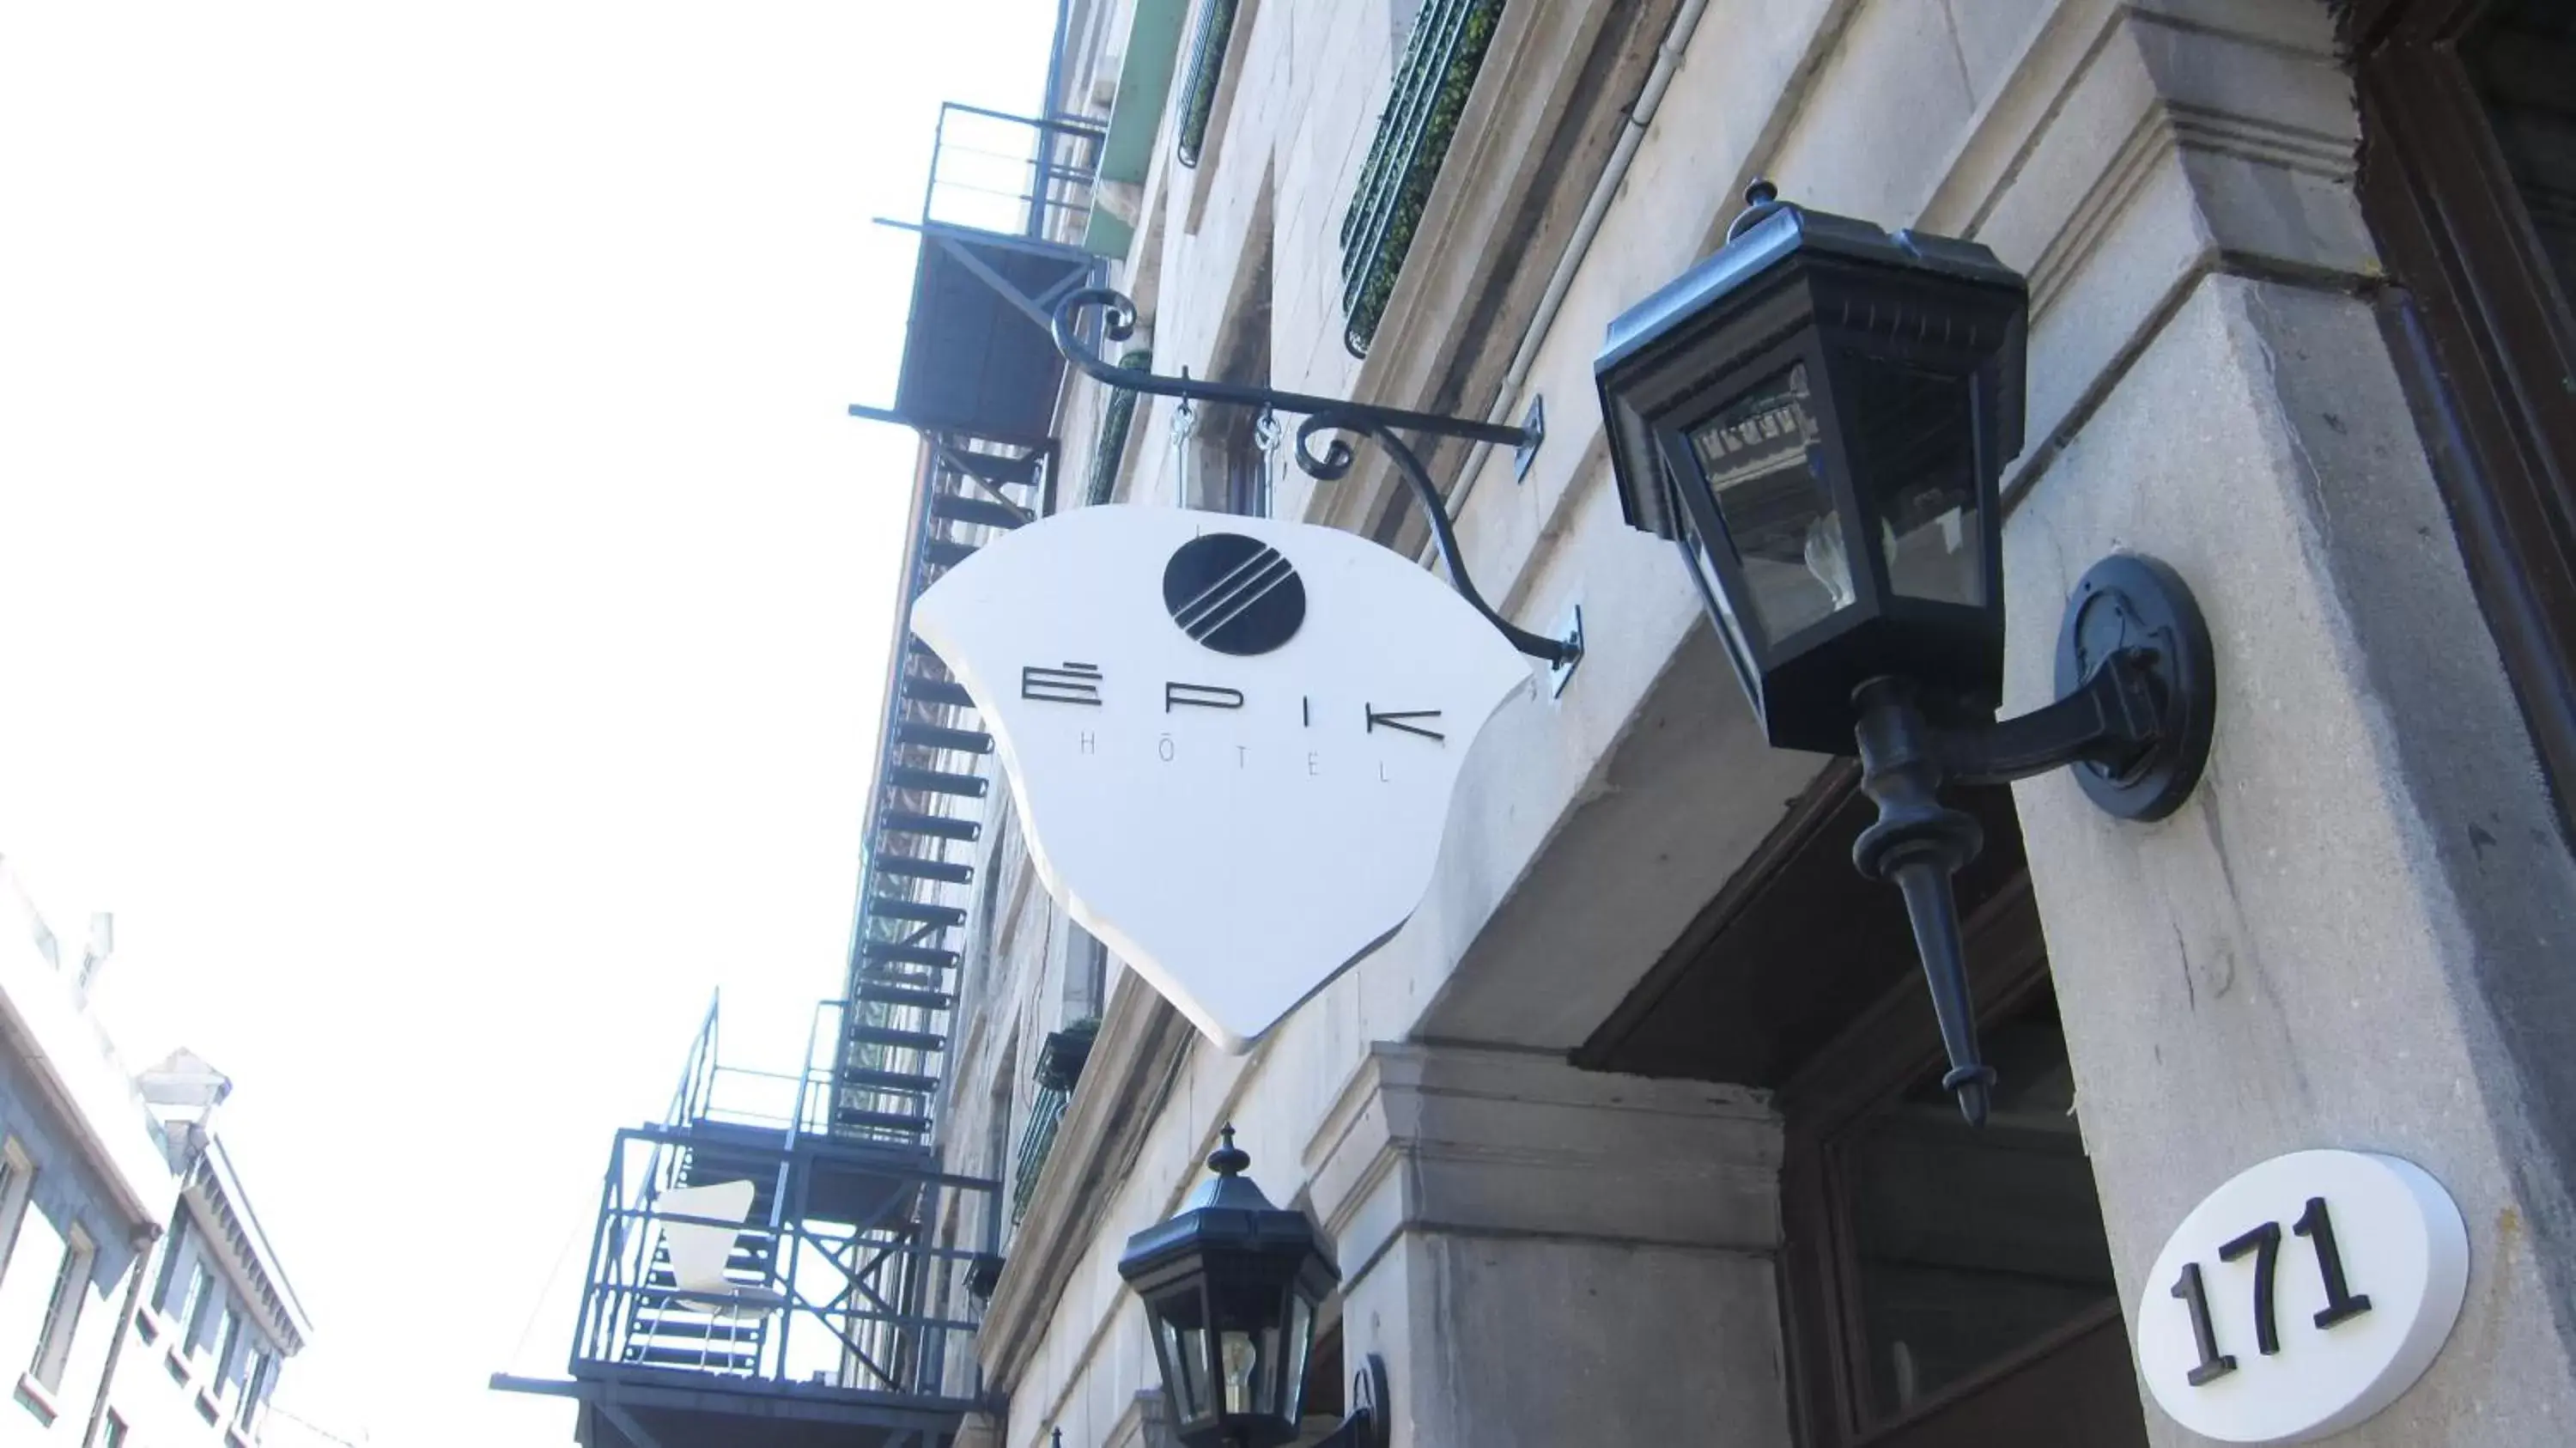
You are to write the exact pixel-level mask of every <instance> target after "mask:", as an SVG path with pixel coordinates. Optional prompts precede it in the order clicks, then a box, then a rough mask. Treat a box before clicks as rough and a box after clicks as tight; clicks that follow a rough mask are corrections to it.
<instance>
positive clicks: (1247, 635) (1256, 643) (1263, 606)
mask: <svg viewBox="0 0 2576 1448" xmlns="http://www.w3.org/2000/svg"><path fill="white" fill-rule="evenodd" d="M1163 607H1165V608H1167V609H1169V610H1171V614H1172V622H1174V623H1176V624H1179V625H1180V626H1181V632H1183V633H1185V634H1188V635H1189V636H1190V637H1191V638H1194V639H1196V640H1198V641H1199V642H1200V643H1202V644H1205V645H1207V646H1208V647H1209V648H1212V649H1214V650H1216V651H1217V652H1218V653H1221V654H1235V655H1247V656H1248V655H1252V654H1266V653H1268V652H1270V651H1271V650H1272V649H1275V648H1277V647H1279V646H1280V645H1281V644H1284V643H1286V642H1288V640H1290V639H1292V638H1295V637H1296V636H1297V629H1298V626H1299V625H1301V624H1303V623H1304V622H1305V621H1306V584H1305V581H1304V580H1302V579H1300V578H1299V577H1298V576H1297V570H1296V569H1295V568H1294V567H1291V566H1290V565H1289V562H1288V556H1287V555H1286V554H1284V553H1281V552H1280V551H1279V550H1278V549H1276V548H1273V547H1271V546H1270V545H1269V544H1267V543H1264V542H1262V541H1261V540H1260V539H1258V538H1246V537H1245V536H1243V535H1242V534H1240V533H1206V534H1202V535H1200V536H1199V537H1196V538H1193V539H1191V540H1190V541H1188V542H1187V543H1184V544H1182V545H1181V546H1180V547H1179V548H1178V549H1177V550H1175V551H1174V552H1173V554H1172V561H1171V562H1169V563H1166V564H1164V565H1163Z"/></svg>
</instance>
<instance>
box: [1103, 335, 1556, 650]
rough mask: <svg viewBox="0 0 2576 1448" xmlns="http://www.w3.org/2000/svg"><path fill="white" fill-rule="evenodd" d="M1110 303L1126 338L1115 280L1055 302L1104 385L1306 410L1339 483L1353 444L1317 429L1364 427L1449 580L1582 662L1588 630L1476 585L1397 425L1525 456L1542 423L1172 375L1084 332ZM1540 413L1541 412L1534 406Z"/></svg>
mask: <svg viewBox="0 0 2576 1448" xmlns="http://www.w3.org/2000/svg"><path fill="white" fill-rule="evenodd" d="M1095 307H1096V308H1099V309H1100V310H1101V314H1102V315H1101V334H1102V336H1103V337H1104V338H1106V339H1107V340H1108V341H1112V342H1123V341H1125V340H1126V339H1127V338H1128V337H1130V336H1132V335H1133V334H1134V333H1135V330H1136V303H1135V302H1134V301H1132V300H1130V299H1129V298H1128V297H1127V295H1126V294H1125V293H1123V292H1119V291H1117V290H1115V289H1113V288H1109V287H1086V288H1084V289H1083V290H1081V291H1078V292H1074V293H1072V294H1071V295H1069V296H1067V297H1065V299H1064V300H1062V301H1060V302H1058V303H1057V304H1056V308H1055V328H1054V330H1055V346H1056V350H1057V351H1059V352H1061V353H1063V354H1064V359H1065V361H1067V362H1069V363H1071V364H1073V365H1074V366H1075V367H1077V368H1080V369H1081V370H1082V372H1083V373H1084V374H1085V375H1086V376H1088V377H1090V378H1091V379H1092V380H1094V381H1096V382H1098V383H1100V384H1101V385H1102V386H1104V387H1110V388H1114V389H1117V390H1119V391H1122V392H1137V393H1145V394H1148V395H1151V396H1155V397H1179V398H1186V399H1188V400H1190V401H1192V402H1207V403H1215V404H1217V405H1219V406H1225V407H1252V408H1266V409H1268V410H1270V411H1272V412H1275V413H1287V414H1290V415H1292V416H1297V417H1303V418H1304V419H1305V421H1304V422H1302V423H1299V424H1298V426H1297V466H1298V467H1299V468H1300V469H1301V470H1303V471H1304V472H1305V473H1306V475H1307V476H1308V477H1311V478H1314V479H1316V480H1317V481H1319V482H1327V483H1329V482H1334V481H1337V480H1339V479H1341V478H1344V477H1347V476H1349V474H1350V471H1351V464H1352V462H1353V460H1354V455H1353V453H1352V451H1351V446H1350V444H1349V443H1346V442H1344V441H1342V440H1341V439H1340V438H1327V439H1325V440H1324V442H1323V444H1322V451H1320V452H1318V451H1317V450H1316V442H1317V438H1318V437H1319V436H1321V435H1322V434H1325V433H1333V432H1348V433H1358V434H1360V435H1362V436H1364V437H1368V438H1370V439H1372V440H1374V441H1375V442H1376V443H1377V444H1378V446H1380V447H1382V448H1384V449H1386V454H1387V457H1388V458H1389V459H1391V460H1392V461H1393V462H1394V463H1395V469H1396V471H1397V472H1398V473H1400V474H1402V475H1403V477H1404V481H1405V482H1406V483H1407V484H1408V485H1409V486H1411V488H1412V489H1413V496H1414V499H1415V501H1417V502H1419V503H1420V504H1421V505H1422V512H1423V516H1424V518H1425V519H1427V520H1428V521H1429V522H1430V524H1431V537H1432V541H1433V542H1434V544H1435V545H1437V546H1438V548H1439V550H1440V562H1441V564H1442V566H1443V567H1445V568H1447V569H1448V571H1449V582H1450V584H1451V585H1452V586H1453V587H1455V588H1456V589H1457V590H1458V596H1459V597H1461V598H1463V599H1465V600H1467V603H1468V605H1469V606H1470V607H1472V608H1474V609H1475V610H1476V612H1477V613H1479V614H1482V615H1483V616H1484V618H1485V621H1486V622H1488V623H1490V624H1492V625H1493V626H1494V627H1495V628H1496V629H1498V630H1500V631H1501V633H1502V635H1503V637H1504V639H1505V640H1507V641H1508V642H1510V644H1511V646H1512V647H1513V648H1516V649H1518V650H1520V651H1521V652H1522V653H1524V654H1527V655H1529V656H1530V657H1531V658H1534V659H1543V660H1545V661H1546V662H1547V663H1548V665H1549V666H1550V667H1552V668H1554V669H1556V670H1557V671H1559V672H1560V673H1561V672H1563V671H1564V670H1567V669H1571V668H1572V667H1574V665H1575V662H1576V661H1577V660H1579V659H1581V658H1582V657H1583V642H1582V636H1581V634H1580V633H1579V632H1576V633H1569V634H1568V635H1567V636H1566V637H1564V638H1549V637H1548V636H1547V635H1545V634H1538V633H1532V632H1530V631H1529V630H1528V629H1525V628H1522V627H1520V626H1519V625H1517V624H1515V623H1513V622H1512V621H1511V620H1509V619H1507V618H1504V617H1503V616H1502V615H1501V614H1499V613H1496V612H1495V611H1494V607H1493V605H1491V604H1489V603H1487V602H1485V596H1484V595H1483V594H1481V593H1479V592H1477V591H1476V584H1475V580H1473V579H1471V578H1469V577H1468V576H1467V562H1466V559H1465V557H1464V556H1462V554H1461V553H1460V551H1459V548H1458V534H1457V530H1456V529H1455V528H1453V527H1452V526H1451V524H1450V520H1449V510H1448V508H1447V507H1446V506H1444V505H1443V504H1442V502H1441V500H1440V490H1439V488H1438V487H1437V486H1435V485H1434V484H1433V483H1432V481H1431V472H1430V470H1429V469H1428V468H1425V467H1424V466H1423V465H1422V459H1421V457H1420V456H1419V455H1418V454H1416V453H1415V452H1414V451H1413V449H1412V447H1410V446H1409V445H1407V444H1406V443H1405V441H1404V440H1403V439H1402V438H1401V437H1399V436H1397V431H1398V429H1402V430H1404V431H1407V432H1418V433H1427V434H1429V435H1431V436H1434V437H1454V438H1463V439H1466V440H1468V441H1470V442H1484V443H1493V444H1496V445H1498V446H1502V447H1508V448H1512V449H1513V450H1515V451H1516V452H1518V453H1520V454H1523V455H1526V454H1527V453H1529V452H1530V451H1532V450H1534V449H1535V448H1537V446H1538V445H1539V440H1540V437H1541V435H1542V430H1541V429H1540V428H1538V427H1536V426H1530V427H1512V426H1510V425H1508V424H1505V423H1498V422H1477V421H1474V420H1472V419H1469V418H1463V417H1444V416H1442V415H1441V414H1439V413H1436V412H1415V411H1412V410H1410V409H1408V408H1402V407H1379V406H1375V405H1373V404H1370V403H1365V402H1349V401H1345V400H1342V399H1339V398H1332V397H1315V396H1310V395H1308V394H1306V393H1302V392H1281V391H1278V390H1275V389H1273V388H1268V387H1248V386H1245V385H1243V384H1242V383H1237V382H1213V381H1208V380H1205V379H1202V378H1196V377H1165V376H1162V375H1161V374H1159V373H1154V372H1147V371H1142V370H1139V369H1137V368H1133V367H1120V366H1118V365H1117V364H1115V363H1112V362H1109V361H1106V360H1104V359H1102V358H1101V357H1100V356H1099V355H1098V354H1097V353H1095V352H1093V351H1092V350H1091V348H1090V347H1089V346H1088V345H1086V344H1085V343H1084V342H1083V340H1082V314H1083V312H1084V311H1086V310H1087V309H1090V308H1095ZM1532 416H1533V418H1535V417H1536V413H1535V412H1533V414H1532Z"/></svg>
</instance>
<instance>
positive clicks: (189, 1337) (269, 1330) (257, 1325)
mask: <svg viewBox="0 0 2576 1448" xmlns="http://www.w3.org/2000/svg"><path fill="white" fill-rule="evenodd" d="M139 1080H140V1085H141V1087H142V1091H143V1097H144V1100H145V1101H146V1102H147V1103H148V1104H149V1105H150V1107H151V1110H152V1113H153V1116H154V1119H155V1120H156V1122H157V1123H158V1124H159V1126H160V1128H161V1131H162V1135H163V1139H164V1140H165V1141H166V1142H167V1143H168V1149H169V1153H170V1166H171V1170H172V1171H173V1172H174V1173H176V1175H177V1180H178V1187H179V1193H178V1206H177V1209H176V1210H175V1211H173V1213H172V1214H171V1221H170V1230H169V1234H168V1236H167V1237H166V1238H165V1239H164V1240H163V1242H162V1245H161V1251H160V1256H159V1260H158V1262H157V1263H156V1264H155V1266H154V1267H153V1275H152V1281H151V1282H150V1284H149V1285H147V1287H146V1289H145V1294H144V1298H143V1302H142V1305H141V1308H140V1309H139V1310H138V1311H137V1312H136V1313H135V1315H134V1322H133V1333H134V1340H133V1341H132V1342H131V1343H129V1344H128V1345H127V1351H128V1352H129V1353H130V1354H132V1355H133V1359H132V1360H133V1361H135V1366H134V1367H133V1368H132V1369H131V1370H130V1371H120V1372H119V1373H118V1374H117V1380H116V1387H115V1390H114V1391H113V1392H112V1393H111V1394H110V1395H109V1411H110V1412H111V1413H113V1414H115V1415H117V1416H118V1418H119V1419H121V1420H122V1421H123V1422H124V1423H126V1424H127V1425H128V1430H129V1431H130V1432H131V1433H132V1434H133V1435H134V1436H135V1439H136V1441H138V1442H141V1443H150V1444H159V1443H187V1442H202V1443H207V1444H213V1443H215V1442H217V1441H219V1440H229V1441H231V1442H234V1443H236V1444H238V1443H243V1442H257V1441H259V1439H260V1435H261V1432H262V1430H263V1428H264V1427H265V1425H266V1422H267V1413H268V1402H269V1396H270V1394H271V1393H273V1392H275V1391H276V1388H277V1377H278V1372H279V1370H280V1369H281V1368H282V1367H283V1366H284V1365H285V1362H286V1360H287V1359H288V1358H291V1357H293V1356H294V1355H295V1354H297V1353H299V1352H301V1351H303V1350H304V1344H305V1341H306V1339H308V1338H309V1337H310V1336H311V1335H312V1331H313V1325H312V1322H311V1321H310V1320H309V1319H308V1318H307V1317H306V1316H305V1314H304V1307H303V1304H302V1303H300V1302H299V1301H297V1300H296V1296H295V1289H294V1287H293V1286H292V1285H290V1284H289V1283H288V1282H287V1280H286V1273H285V1271H284V1269H283V1268H281V1267H280V1266H279V1265H278V1261H277V1252H276V1249H275V1248H274V1247H272V1246H270V1244H269V1241H268V1236H267V1234H266V1233H265V1232H263V1231H261V1230H260V1225H259V1219H258V1218H257V1217H256V1216H254V1215H252V1212H251V1206H250V1198H249V1197H248V1196H247V1195H246V1194H245V1193H244V1192H243V1190H242V1184H241V1179H240V1177H239V1175H238V1174H237V1173H236V1171H235V1169H234V1167H233V1161H232V1157H231V1155H230V1154H229V1153H228V1152H226V1151H225V1150H224V1143H223V1138H222V1136H221V1135H220V1134H219V1133H217V1132H216V1131H214V1130H213V1129H212V1122H211V1120H210V1117H211V1116H212V1115H213V1113H214V1110H215V1108H216V1107H217V1106H219V1105H221V1104H222V1103H223V1100H224V1098H225V1097H226V1096H227V1095H229V1094H231V1091H232V1082H231V1081H230V1080H229V1079H227V1078H226V1077H225V1076H224V1075H223V1074H222V1073H221V1072H219V1071H216V1070H215V1069H214V1068H213V1067H211V1066H209V1065H207V1064H206V1063H205V1062H204V1061H203V1060H201V1059H199V1058H198V1057H197V1056H196V1055H195V1054H194V1053H193V1052H189V1051H184V1050H183V1051H176V1052H173V1053H171V1055H170V1057H169V1058H168V1059H167V1060H164V1061H163V1062H162V1063H161V1064H160V1065H158V1066H155V1067H153V1068H152V1069H151V1070H149V1071H146V1072H144V1073H143V1074H142V1076H141V1077H140V1078H139ZM143 1362H149V1363H150V1364H151V1366H150V1368H149V1369H148V1370H147V1369H146V1368H144V1367H143V1366H142V1363H143Z"/></svg>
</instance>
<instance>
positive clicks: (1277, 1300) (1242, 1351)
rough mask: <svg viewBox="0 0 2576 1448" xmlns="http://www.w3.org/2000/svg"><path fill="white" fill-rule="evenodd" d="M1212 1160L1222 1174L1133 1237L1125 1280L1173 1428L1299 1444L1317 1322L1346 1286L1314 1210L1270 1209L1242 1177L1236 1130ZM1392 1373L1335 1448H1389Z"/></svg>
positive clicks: (1219, 1443) (1182, 1433) (1240, 1447)
mask: <svg viewBox="0 0 2576 1448" xmlns="http://www.w3.org/2000/svg"><path fill="white" fill-rule="evenodd" d="M1224 1135H1225V1144H1224V1145H1223V1146H1222V1147H1219V1148H1218V1149H1217V1150H1216V1151H1214V1152H1211V1153H1210V1154H1209V1155H1208V1159H1207V1165H1208V1169H1209V1170H1210V1171H1212V1172H1214V1173H1216V1175H1215V1176H1214V1177H1213V1178H1211V1179H1210V1180H1208V1181H1206V1182H1203V1183H1201V1184H1200V1186H1199V1189H1198V1190H1197V1191H1196V1192H1193V1193H1192V1194H1191V1195H1190V1199H1189V1200H1188V1201H1187V1202H1186V1203H1184V1204H1183V1205H1182V1207H1181V1210H1180V1211H1179V1213H1177V1214H1176V1215H1174V1216H1173V1217H1172V1218H1171V1219H1170V1220H1168V1221H1165V1222H1162V1223H1159V1224H1157V1225H1155V1226H1152V1227H1149V1228H1147V1229H1146V1230H1144V1231H1142V1232H1138V1233H1137V1234H1135V1235H1134V1236H1132V1237H1130V1238H1128V1239H1127V1253H1126V1255H1125V1256H1123V1257H1121V1258H1119V1259H1118V1275H1119V1276H1121V1277H1124V1278H1126V1279H1127V1282H1128V1285H1129V1286H1131V1287H1133V1288H1135V1289H1136V1295H1137V1296H1139V1297H1141V1298H1143V1299H1144V1300H1145V1316H1146V1320H1147V1323H1148V1325H1149V1327H1150V1328H1151V1331H1152V1334H1153V1339H1154V1357H1155V1361H1156V1362H1157V1363H1158V1364H1159V1365H1160V1367H1161V1369H1162V1373H1163V1392H1164V1395H1165V1398H1166V1400H1167V1401H1168V1402H1169V1403H1170V1405H1171V1414H1172V1426H1173V1431H1174V1432H1175V1433H1176V1434H1177V1435H1178V1436H1179V1438H1180V1440H1181V1441H1182V1442H1183V1443H1186V1444H1189V1445H1191V1448H1275V1445H1278V1444H1282V1443H1287V1442H1291V1441H1293V1440H1294V1439H1295V1438H1296V1437H1297V1436H1298V1427H1297V1420H1298V1416H1299V1412H1300V1410H1301V1408H1302V1407H1303V1402H1304V1397H1305V1381H1306V1357H1307V1354H1308V1352H1309V1351H1310V1350H1311V1349H1312V1348H1313V1346H1314V1339H1315V1314H1316V1311H1317V1309H1319V1308H1320V1307H1321V1306H1322V1305H1323V1302H1324V1299H1325V1298H1326V1297H1327V1296H1329V1295H1330V1294H1331V1293H1332V1290H1333V1287H1334V1285H1335V1284H1336V1283H1338V1282H1339V1281H1340V1280H1341V1273H1340V1272H1339V1271H1338V1270H1337V1269H1336V1268H1335V1267H1334V1266H1333V1260H1332V1257H1331V1256H1330V1254H1328V1253H1327V1252H1326V1251H1325V1249H1324V1244H1323V1241H1322V1239H1321V1238H1320V1237H1319V1236H1318V1235H1317V1234H1316V1231H1315V1227H1314V1224H1313V1223H1311V1222H1309V1221H1307V1220H1306V1215H1305V1213H1303V1212H1296V1211H1288V1210H1284V1209H1282V1208H1279V1207H1276V1206H1273V1205H1271V1203H1270V1199H1269V1198H1268V1197H1265V1196H1263V1195H1262V1194H1261V1188H1260V1187H1258V1186H1256V1185H1254V1184H1253V1182H1252V1180H1251V1179H1250V1178H1249V1177H1246V1176H1244V1175H1243V1172H1244V1169H1245V1168H1247V1167H1249V1166H1251V1165H1252V1158H1251V1157H1250V1156H1249V1155H1247V1154H1245V1153H1244V1152H1242V1151H1240V1150H1238V1149H1236V1147H1235V1144H1234V1128H1233V1127H1231V1126H1229V1127H1227V1128H1226V1129H1225V1133H1224ZM1384 1375H1385V1369H1384V1368H1383V1366H1382V1365H1380V1364H1379V1363H1378V1362H1377V1360H1376V1359H1375V1358H1371V1359H1370V1360H1369V1366H1368V1370H1367V1371H1366V1372H1363V1373H1362V1374H1361V1375H1360V1380H1359V1381H1358V1382H1357V1383H1355V1384H1354V1399H1355V1401H1354V1403H1353V1411H1352V1413H1351V1416H1350V1418H1349V1419H1348V1420H1346V1421H1345V1422H1344V1423H1343V1425H1342V1427H1341V1429H1340V1431H1338V1432H1337V1433H1336V1434H1335V1435H1334V1438H1333V1439H1331V1440H1328V1441H1332V1442H1340V1443H1346V1444H1350V1445H1354V1448H1383V1444H1384V1442H1385V1436H1384V1432H1383V1425H1384V1423H1385V1419H1384V1416H1383V1414H1382V1413H1380V1412H1379V1411H1377V1407H1376V1405H1377V1403H1378V1401H1379V1400H1380V1398H1381V1397H1382V1396H1383V1392H1384Z"/></svg>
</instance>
